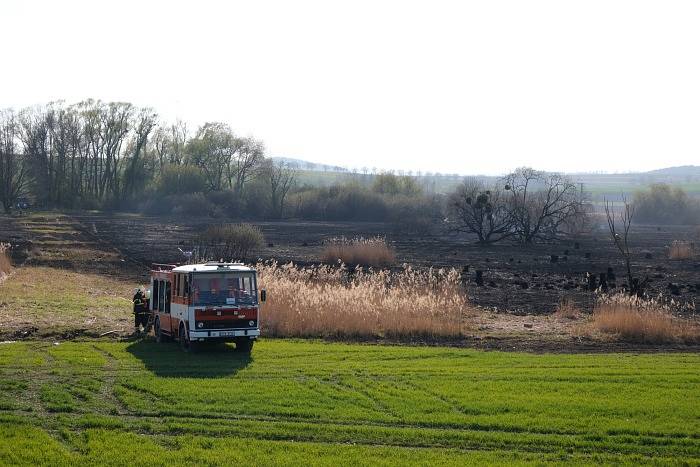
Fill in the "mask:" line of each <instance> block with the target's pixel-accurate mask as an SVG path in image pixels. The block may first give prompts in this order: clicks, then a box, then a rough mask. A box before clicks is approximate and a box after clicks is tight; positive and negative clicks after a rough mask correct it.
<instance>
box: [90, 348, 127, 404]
mask: <svg viewBox="0 0 700 467" xmlns="http://www.w3.org/2000/svg"><path fill="white" fill-rule="evenodd" d="M92 348H93V349H95V350H96V351H97V352H98V353H100V354H101V355H103V356H104V357H105V359H106V361H107V363H106V364H105V365H104V366H103V367H102V371H103V374H104V377H103V378H102V387H101V388H100V393H99V395H100V396H101V399H102V400H103V401H105V402H109V403H111V404H112V408H113V409H114V410H116V412H117V414H119V415H120V416H123V415H128V414H131V413H132V412H131V410H129V407H127V406H126V404H124V403H123V402H122V401H121V400H120V399H119V397H117V395H116V394H115V393H114V386H115V385H116V381H117V371H118V370H119V361H118V360H117V359H116V358H114V356H113V355H112V354H111V353H109V352H107V351H106V350H104V349H102V348H100V347H98V346H97V345H95V344H93V345H92ZM109 412H110V411H109V410H105V413H109Z"/></svg>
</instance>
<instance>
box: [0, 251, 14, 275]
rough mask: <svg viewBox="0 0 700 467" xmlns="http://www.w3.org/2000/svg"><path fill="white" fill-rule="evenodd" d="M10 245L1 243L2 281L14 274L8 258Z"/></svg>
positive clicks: (0, 268)
mask: <svg viewBox="0 0 700 467" xmlns="http://www.w3.org/2000/svg"><path fill="white" fill-rule="evenodd" d="M9 250H10V245H8V244H7V243H0V281H2V280H3V279H5V278H6V277H7V276H9V275H10V273H11V272H12V262H11V261H10V257H9V256H8V251H9Z"/></svg>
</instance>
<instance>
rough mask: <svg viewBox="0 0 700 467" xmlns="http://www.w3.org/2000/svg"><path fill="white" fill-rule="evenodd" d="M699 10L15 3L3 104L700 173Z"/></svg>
mask: <svg viewBox="0 0 700 467" xmlns="http://www.w3.org/2000/svg"><path fill="white" fill-rule="evenodd" d="M699 25H700V2H698V1H687V2H676V1H656V2H648V1H640V0H632V1H613V0H605V1H590V0H586V1H576V2H573V1H565V0H554V1H523V0H516V1H498V0H493V1H491V0H483V1H480V2H467V1H455V2H440V1H434V0H432V1H425V2H409V1H396V2H394V1H380V0H374V1H367V2H364V1H356V0H354V1H347V2H334V1H328V0H326V1H318V2H307V1H300V0H295V1H284V2H266V1H248V2H232V1H227V2H224V1H222V2H213V1H202V0H197V1H194V0H190V1H187V2H175V1H146V0H138V1H111V2H107V1H84V2H78V1H61V2H57V1H36V0H21V1H20V0H9V1H8V0H2V2H1V3H0V44H1V47H2V49H1V50H2V54H0V57H2V65H1V67H2V70H1V71H0V108H1V107H23V106H27V105H32V104H38V103H44V102H48V101H51V100H56V99H64V100H66V101H68V102H75V101H79V100H82V99H85V98H88V97H92V98H96V99H103V100H123V101H130V102H133V103H135V104H138V105H149V106H152V107H154V108H156V110H158V111H159V113H160V115H161V116H162V117H163V118H164V119H174V118H176V117H179V118H182V119H184V120H186V121H188V122H191V124H192V126H196V125H198V124H200V123H202V122H204V121H212V120H221V121H226V122H228V123H230V124H231V126H232V127H233V128H234V130H235V131H236V132H238V133H240V134H242V135H248V134H252V135H254V136H256V137H258V138H260V139H262V140H263V141H264V142H265V144H266V147H267V150H268V151H267V152H268V154H269V155H277V156H290V157H299V158H303V159H307V160H311V161H316V162H324V163H329V164H339V165H344V166H347V167H358V168H360V167H363V166H366V167H370V168H371V167H377V168H397V169H406V170H409V169H410V170H423V171H440V172H447V173H463V174H468V173H503V172H506V171H508V170H510V169H512V168H514V167H517V166H521V165H531V166H535V167H537V168H542V169H550V170H566V171H584V170H587V171H588V170H595V171H603V170H605V171H631V170H646V169H652V168H659V167H665V166H670V165H681V164H700V27H699Z"/></svg>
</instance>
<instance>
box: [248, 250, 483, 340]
mask: <svg viewBox="0 0 700 467" xmlns="http://www.w3.org/2000/svg"><path fill="white" fill-rule="evenodd" d="M256 268H257V270H258V273H259V275H260V276H259V282H260V285H259V286H260V287H266V288H267V289H268V291H269V294H268V300H267V302H266V303H265V305H264V307H263V313H264V314H263V319H262V321H261V323H262V326H263V327H264V328H265V330H264V333H265V334H266V335H273V336H285V337H289V336H294V337H326V336H357V337H383V336H386V337H398V336H403V337H405V336H426V337H427V336H430V337H448V336H460V335H462V334H463V331H464V330H465V326H466V324H465V322H464V319H465V314H466V313H467V312H468V311H470V310H473V309H472V308H471V306H470V304H469V301H468V298H467V295H466V293H465V291H464V289H463V287H462V286H461V284H460V281H459V273H458V272H457V271H456V270H454V269H450V270H443V269H440V270H437V271H435V270H430V271H426V272H419V271H416V270H413V269H411V268H410V267H406V268H404V270H403V271H401V272H398V273H391V272H389V271H373V270H372V269H369V270H362V269H359V270H356V271H354V272H353V273H352V274H351V273H350V272H349V270H348V269H347V268H345V267H344V266H341V267H340V268H335V267H331V266H317V267H310V268H303V269H298V268H297V267H296V266H294V265H293V264H291V263H290V264H286V265H278V264H277V263H265V264H258V265H257V266H256Z"/></svg>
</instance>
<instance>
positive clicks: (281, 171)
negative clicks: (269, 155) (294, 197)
mask: <svg viewBox="0 0 700 467" xmlns="http://www.w3.org/2000/svg"><path fill="white" fill-rule="evenodd" d="M260 173H261V176H262V178H263V179H264V181H265V183H266V184H267V186H268V188H269V190H270V206H271V208H272V209H271V211H272V214H273V216H275V217H277V218H280V217H282V215H283V214H284V203H285V200H286V198H287V194H288V193H289V190H290V189H291V188H292V187H293V186H294V184H295V183H296V170H295V169H294V168H292V167H291V166H290V165H289V164H287V163H285V162H283V161H280V162H275V161H272V160H270V159H267V160H265V162H264V163H263V167H262V170H261V171H260Z"/></svg>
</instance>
